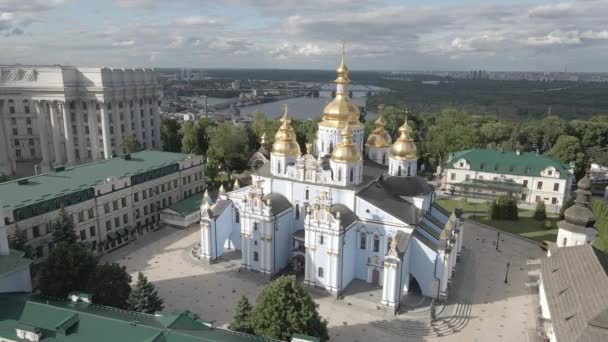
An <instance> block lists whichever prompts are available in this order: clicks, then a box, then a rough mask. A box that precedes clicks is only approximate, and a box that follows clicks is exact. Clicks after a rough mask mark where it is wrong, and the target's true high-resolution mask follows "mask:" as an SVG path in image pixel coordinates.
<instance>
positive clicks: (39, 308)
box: [0, 294, 276, 342]
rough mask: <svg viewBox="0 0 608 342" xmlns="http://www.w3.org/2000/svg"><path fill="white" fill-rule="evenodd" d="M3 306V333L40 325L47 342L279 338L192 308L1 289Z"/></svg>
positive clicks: (194, 341)
mask: <svg viewBox="0 0 608 342" xmlns="http://www.w3.org/2000/svg"><path fill="white" fill-rule="evenodd" d="M0 308H2V309H1V310H0V337H2V338H5V339H11V340H15V341H20V339H18V338H17V336H16V331H15V328H17V327H19V326H28V327H32V328H37V329H40V331H41V332H42V339H41V341H43V342H46V341H63V342H72V341H73V342H80V341H82V342H102V341H129V342H140V341H141V342H151V341H155V342H160V341H165V342H201V341H217V342H244V341H249V342H251V341H276V340H272V339H266V338H262V337H256V336H251V335H247V334H241V333H237V332H234V331H230V330H225V329H218V328H212V327H209V326H207V325H205V324H204V323H203V322H201V321H199V320H196V319H194V317H193V315H192V314H191V313H189V312H184V313H178V314H173V315H165V314H161V315H148V314H142V313H137V312H131V311H125V310H119V309H115V308H110V307H105V306H101V305H92V304H87V303H82V302H79V303H72V302H68V301H61V300H53V299H48V298H43V297H36V296H35V295H29V294H0ZM66 322H67V323H66ZM167 323H169V324H168V325H167ZM67 325H70V326H69V327H67Z"/></svg>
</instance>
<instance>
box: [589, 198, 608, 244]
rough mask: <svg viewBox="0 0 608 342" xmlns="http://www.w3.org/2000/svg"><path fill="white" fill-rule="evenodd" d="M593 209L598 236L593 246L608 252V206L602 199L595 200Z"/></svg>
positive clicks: (592, 205)
mask: <svg viewBox="0 0 608 342" xmlns="http://www.w3.org/2000/svg"><path fill="white" fill-rule="evenodd" d="M591 209H592V210H593V215H594V216H595V220H596V221H595V228H597V231H598V236H597V238H596V239H595V241H594V242H593V246H595V247H596V248H597V249H599V250H601V251H602V252H604V253H606V254H608V207H606V203H605V202H604V201H602V200H593V201H592V202H591Z"/></svg>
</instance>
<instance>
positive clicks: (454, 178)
mask: <svg viewBox="0 0 608 342" xmlns="http://www.w3.org/2000/svg"><path fill="white" fill-rule="evenodd" d="M467 176H468V175H467ZM450 180H456V174H455V173H453V172H452V173H450Z"/></svg>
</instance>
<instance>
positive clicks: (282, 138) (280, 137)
mask: <svg viewBox="0 0 608 342" xmlns="http://www.w3.org/2000/svg"><path fill="white" fill-rule="evenodd" d="M272 153H274V154H277V155H283V156H292V157H299V156H301V155H302V152H301V151H300V145H299V144H298V141H297V140H296V133H295V131H294V130H293V128H292V127H291V120H290V119H289V117H288V116H287V106H285V111H284V112H283V117H282V118H281V127H279V130H278V131H277V134H276V135H275V136H274V144H272Z"/></svg>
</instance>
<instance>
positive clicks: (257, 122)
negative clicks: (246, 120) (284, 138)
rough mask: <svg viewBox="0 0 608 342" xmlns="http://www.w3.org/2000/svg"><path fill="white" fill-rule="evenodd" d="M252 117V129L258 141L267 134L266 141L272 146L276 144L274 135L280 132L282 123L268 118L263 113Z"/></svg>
mask: <svg viewBox="0 0 608 342" xmlns="http://www.w3.org/2000/svg"><path fill="white" fill-rule="evenodd" d="M251 116H252V119H251V129H252V130H253V133H255V135H256V136H257V139H258V141H259V140H260V139H261V138H262V135H263V134H266V140H267V141H268V143H269V144H272V143H273V142H274V135H275V134H276V133H277V131H278V130H279V126H280V125H281V122H280V121H279V120H276V119H272V118H270V117H268V116H267V115H266V114H265V113H262V112H255V113H253V114H252V115H251Z"/></svg>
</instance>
